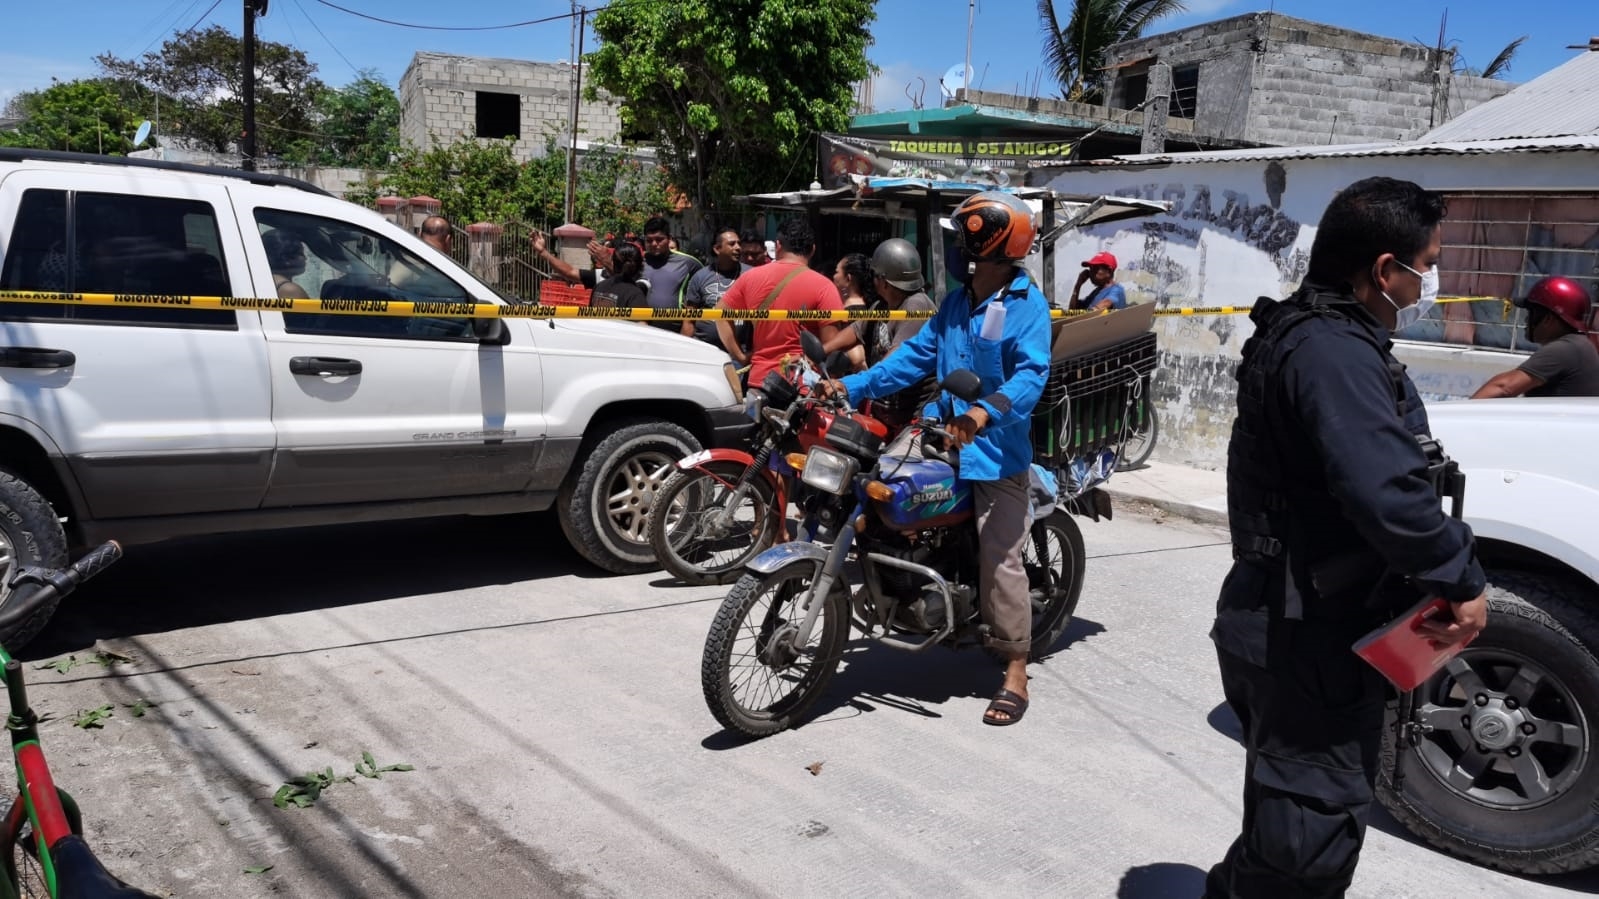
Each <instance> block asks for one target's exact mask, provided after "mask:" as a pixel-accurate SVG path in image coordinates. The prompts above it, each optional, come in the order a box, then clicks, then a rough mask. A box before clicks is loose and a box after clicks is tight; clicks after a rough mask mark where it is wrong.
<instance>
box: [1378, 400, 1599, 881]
mask: <svg viewBox="0 0 1599 899" xmlns="http://www.w3.org/2000/svg"><path fill="white" fill-rule="evenodd" d="M1428 414H1429V416H1430V418H1431V421H1432V430H1433V434H1434V436H1436V437H1437V438H1438V439H1439V441H1440V442H1441V443H1442V444H1443V447H1444V450H1445V451H1446V452H1447V453H1448V454H1449V455H1450V456H1451V457H1452V458H1454V459H1455V460H1456V461H1457V462H1459V463H1460V466H1461V470H1462V471H1463V472H1464V473H1465V475H1466V492H1465V506H1464V509H1465V518H1466V521H1467V522H1468V523H1470V524H1471V527H1472V530H1473V531H1474V532H1475V533H1476V535H1477V544H1478V552H1479V554H1480V556H1481V558H1482V561H1483V565H1484V567H1486V568H1487V569H1488V580H1489V591H1488V600H1489V604H1490V611H1489V619H1488V628H1487V629H1486V630H1485V631H1483V633H1482V634H1481V635H1480V636H1479V637H1478V638H1477V640H1476V641H1475V642H1473V643H1472V645H1471V646H1470V647H1469V648H1467V649H1466V650H1465V651H1464V652H1463V653H1461V655H1460V656H1459V657H1458V658H1457V659H1455V660H1454V661H1453V662H1452V663H1451V664H1450V665H1449V666H1448V667H1447V669H1446V670H1445V671H1442V672H1440V673H1439V674H1438V675H1437V676H1436V677H1434V678H1433V679H1432V680H1431V681H1430V682H1428V683H1427V684H1425V685H1423V686H1422V688H1421V689H1420V691H1419V692H1418V695H1417V698H1416V700H1415V709H1416V716H1417V717H1416V720H1417V721H1418V723H1419V725H1420V727H1419V731H1420V732H1419V734H1417V735H1416V738H1415V741H1414V745H1415V748H1414V751H1410V752H1406V753H1404V754H1403V757H1402V758H1401V759H1400V767H1399V768H1398V772H1399V784H1398V788H1397V789H1395V784H1394V782H1393V780H1392V774H1393V772H1394V770H1395V769H1394V768H1393V767H1392V765H1393V761H1394V756H1395V752H1394V749H1395V745H1396V744H1395V739H1394V735H1393V734H1392V732H1391V731H1390V734H1389V737H1388V739H1387V742H1386V744H1385V747H1384V754H1385V761H1386V762H1387V764H1386V765H1385V766H1384V767H1385V772H1386V773H1385V774H1384V775H1383V779H1382V782H1381V783H1380V784H1379V787H1380V797H1381V800H1382V803H1383V805H1384V806H1385V807H1386V808H1387V809H1388V810H1389V811H1390V812H1392V813H1393V815H1394V817H1396V818H1397V819H1399V820H1400V821H1401V822H1402V823H1404V824H1405V825H1406V826H1407V827H1409V828H1410V829H1411V830H1412V831H1413V832H1415V833H1416V834H1417V835H1419V836H1421V837H1423V838H1424V839H1426V840H1428V841H1429V842H1431V843H1433V844H1434V845H1436V846H1439V847H1440V848H1443V849H1445V850H1447V851H1449V852H1452V853H1454V854H1457V855H1460V856H1463V857H1466V858H1469V859H1472V860H1474V861H1477V862H1480V863H1482V864H1486V865H1491V866H1493V867H1497V868H1503V869H1506V870H1511V871H1517V872H1520V873H1526V874H1549V873H1556V872H1562V871H1573V870H1577V869H1581V868H1588V867H1593V866H1595V865H1599V741H1596V736H1599V661H1596V659H1595V654H1596V653H1599V454H1596V452H1595V450H1596V448H1599V398H1595V399H1509V400H1475V401H1463V402H1449V403H1437V404H1429V406H1428Z"/></svg>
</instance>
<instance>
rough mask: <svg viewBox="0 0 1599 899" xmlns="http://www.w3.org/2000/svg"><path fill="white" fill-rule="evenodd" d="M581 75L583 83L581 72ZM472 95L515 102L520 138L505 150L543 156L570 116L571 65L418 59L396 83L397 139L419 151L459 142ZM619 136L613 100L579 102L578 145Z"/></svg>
mask: <svg viewBox="0 0 1599 899" xmlns="http://www.w3.org/2000/svg"><path fill="white" fill-rule="evenodd" d="M584 75H585V78H586V76H587V71H586V70H585V72H584ZM478 91H490V92H493V93H501V94H515V95H517V96H519V97H520V98H521V100H520V106H521V122H520V125H521V134H520V136H519V138H518V139H517V141H516V142H515V144H514V145H513V148H512V150H513V152H514V153H515V154H516V157H517V158H518V159H521V160H524V161H525V160H528V159H531V158H533V157H534V156H537V155H540V154H542V153H543V150H544V143H545V140H546V139H547V137H549V136H550V135H560V134H561V133H563V132H564V131H565V130H566V127H567V124H568V122H569V120H570V118H571V104H572V67H571V66H570V65H568V64H565V63H547V62H530V61H527V60H519V59H493V58H488V57H477V56H452V55H448V54H443V53H417V54H416V55H415V56H414V57H412V59H411V64H410V65H409V66H407V67H406V70H405V75H404V76H402V77H401V78H400V134H401V136H402V137H403V138H404V140H405V141H406V142H407V143H410V144H413V145H416V146H421V147H425V146H428V145H429V144H430V143H432V142H433V141H434V140H437V141H439V142H441V143H446V144H448V143H453V142H454V141H455V140H457V139H459V138H460V137H463V136H465V137H474V136H476V134H477V92H478ZM621 131H622V118H621V112H620V102H619V101H618V100H617V99H616V98H615V97H612V96H610V95H609V94H606V93H605V92H603V91H602V92H601V93H600V96H599V99H598V100H596V101H594V102H587V101H583V102H580V104H579V106H578V137H579V139H581V140H588V141H615V140H617V139H618V137H619V136H620V134H621Z"/></svg>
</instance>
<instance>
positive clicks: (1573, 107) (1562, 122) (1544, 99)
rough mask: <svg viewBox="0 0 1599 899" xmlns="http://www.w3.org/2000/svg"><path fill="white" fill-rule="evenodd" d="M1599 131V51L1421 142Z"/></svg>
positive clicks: (1441, 127) (1425, 136)
mask: <svg viewBox="0 0 1599 899" xmlns="http://www.w3.org/2000/svg"><path fill="white" fill-rule="evenodd" d="M1576 134H1586V135H1599V51H1595V50H1589V51H1587V52H1585V53H1582V54H1580V55H1578V56H1577V57H1575V58H1573V59H1570V60H1567V61H1566V62H1564V63H1562V64H1561V65H1558V66H1556V67H1555V68H1553V69H1551V70H1550V71H1548V72H1545V73H1544V74H1542V75H1539V76H1538V77H1537V78H1534V79H1533V80H1531V81H1529V82H1527V83H1526V84H1523V85H1521V86H1520V87H1518V88H1516V89H1515V90H1513V91H1511V92H1510V93H1508V94H1505V95H1504V96H1502V97H1496V98H1495V99H1492V100H1489V101H1488V102H1487V103H1484V104H1482V105H1481V106H1477V107H1474V108H1472V109H1468V110H1467V111H1466V112H1464V113H1462V114H1461V115H1460V116H1458V117H1456V118H1454V119H1451V120H1450V121H1447V122H1445V123H1443V124H1442V125H1439V126H1438V127H1437V128H1434V129H1432V130H1431V131H1429V132H1427V133H1426V134H1423V135H1422V136H1421V137H1420V138H1419V139H1420V140H1423V141H1455V140H1500V139H1503V138H1510V137H1562V136H1565V135H1576Z"/></svg>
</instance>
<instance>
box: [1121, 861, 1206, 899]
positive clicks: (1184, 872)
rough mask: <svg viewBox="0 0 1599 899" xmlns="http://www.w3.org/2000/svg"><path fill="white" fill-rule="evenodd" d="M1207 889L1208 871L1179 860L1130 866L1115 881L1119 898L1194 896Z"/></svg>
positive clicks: (1166, 898) (1182, 898)
mask: <svg viewBox="0 0 1599 899" xmlns="http://www.w3.org/2000/svg"><path fill="white" fill-rule="evenodd" d="M1204 892H1205V872H1204V871H1201V870H1199V869H1198V868H1196V867H1194V866H1193V865H1184V864H1179V863H1177V862H1156V863H1154V864H1152V865H1139V866H1138V867H1136V868H1128V869H1127V872H1126V873H1124V874H1123V875H1122V879H1121V882H1120V883H1118V884H1117V885H1116V899H1168V897H1169V899H1192V897H1194V896H1198V895H1200V894H1202V893H1204Z"/></svg>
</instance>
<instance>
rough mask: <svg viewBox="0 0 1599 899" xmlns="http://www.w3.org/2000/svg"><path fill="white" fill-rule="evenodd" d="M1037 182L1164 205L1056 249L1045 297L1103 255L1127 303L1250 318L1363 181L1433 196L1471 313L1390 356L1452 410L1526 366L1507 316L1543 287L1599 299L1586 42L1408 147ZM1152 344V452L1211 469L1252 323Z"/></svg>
mask: <svg viewBox="0 0 1599 899" xmlns="http://www.w3.org/2000/svg"><path fill="white" fill-rule="evenodd" d="M1051 172H1052V177H1049V178H1048V179H1045V180H1044V183H1046V184H1047V185H1048V186H1050V187H1052V188H1054V189H1055V190H1058V191H1063V192H1069V193H1088V192H1094V193H1104V194H1110V195H1119V196H1127V197H1141V198H1144V199H1151V200H1165V201H1169V202H1171V203H1172V204H1173V208H1172V211H1171V212H1170V213H1168V214H1166V215H1164V216H1157V217H1153V218H1150V219H1144V220H1139V221H1136V222H1130V223H1121V224H1109V225H1100V226H1094V227H1090V228H1087V229H1084V230H1081V231H1078V232H1076V233H1074V234H1072V235H1068V236H1067V237H1065V238H1063V239H1062V240H1061V241H1060V243H1059V244H1058V245H1057V249H1056V253H1057V258H1056V266H1055V271H1056V277H1057V279H1060V280H1064V279H1066V278H1071V277H1074V276H1075V271H1074V268H1075V265H1074V263H1073V262H1072V261H1071V260H1073V259H1079V258H1080V259H1087V258H1089V257H1090V256H1092V255H1093V254H1095V253H1097V252H1110V253H1112V254H1114V255H1116V256H1117V258H1118V259H1119V260H1120V261H1121V268H1120V271H1119V273H1118V281H1119V282H1120V283H1121V284H1122V285H1123V286H1124V287H1125V288H1126V290H1127V293H1128V296H1129V298H1130V299H1133V300H1137V301H1143V302H1154V303H1158V304H1160V305H1162V306H1203V307H1210V306H1243V307H1248V306H1250V305H1252V304H1253V302H1254V300H1255V299H1256V298H1257V297H1260V296H1284V295H1286V294H1288V293H1289V292H1291V291H1292V290H1293V289H1294V288H1295V287H1296V286H1297V285H1298V284H1299V282H1300V281H1301V280H1302V279H1303V278H1304V275H1305V270H1306V267H1307V265H1308V262H1309V254H1310V247H1311V243H1312V241H1313V240H1314V238H1315V233H1316V224H1317V222H1318V221H1319V220H1320V219H1321V215H1322V212H1323V211H1324V210H1325V208H1326V206H1327V202H1328V201H1329V200H1330V199H1331V198H1332V196H1333V194H1334V193H1336V192H1337V191H1338V190H1339V189H1340V188H1342V187H1344V186H1346V185H1348V184H1350V183H1352V182H1354V181H1357V180H1359V179H1361V178H1365V177H1370V176H1374V175H1385V176H1389V177H1394V178H1403V179H1407V180H1410V181H1415V182H1416V183H1418V184H1421V185H1423V186H1424V187H1427V188H1430V189H1432V190H1436V191H1439V192H1441V193H1443V194H1444V195H1445V197H1446V199H1447V200H1448V203H1449V216H1448V218H1447V219H1446V220H1445V222H1444V226H1443V243H1444V251H1443V258H1442V260H1441V263H1440V265H1439V269H1440V275H1441V278H1440V280H1441V286H1442V294H1443V295H1444V296H1445V297H1450V296H1453V297H1463V298H1470V299H1469V300H1468V301H1465V302H1455V303H1446V304H1440V305H1439V306H1437V307H1435V308H1434V311H1433V313H1432V314H1431V315H1430V316H1429V317H1428V318H1427V319H1426V320H1424V321H1422V322H1420V323H1418V324H1417V325H1414V326H1412V327H1411V328H1409V329H1407V330H1405V331H1403V332H1401V333H1399V334H1398V335H1396V337H1397V338H1398V340H1397V344H1396V346H1397V350H1396V353H1397V355H1398V356H1399V357H1400V358H1401V359H1402V360H1403V361H1404V362H1406V363H1407V364H1408V365H1409V367H1410V371H1411V374H1412V376H1413V377H1414V378H1415V379H1416V382H1417V385H1418V387H1419V388H1420V389H1421V391H1422V393H1423V394H1424V396H1426V397H1427V398H1429V399H1434V400H1436V399H1444V398H1462V397H1466V396H1469V395H1470V394H1471V393H1472V392H1473V391H1474V390H1475V389H1476V388H1477V387H1479V386H1481V384H1482V383H1483V382H1484V381H1486V380H1487V379H1488V377H1490V376H1491V375H1493V374H1494V373H1497V372H1499V371H1503V370H1505V369H1509V368H1514V367H1515V366H1516V365H1518V364H1520V362H1521V361H1522V358H1523V356H1524V355H1525V354H1526V353H1527V352H1528V345H1527V343H1526V338H1525V332H1524V330H1523V329H1522V327H1521V325H1522V314H1521V312H1520V311H1519V310H1517V309H1515V308H1514V307H1512V306H1510V305H1509V303H1508V300H1509V299H1510V298H1512V297H1518V296H1522V295H1524V294H1525V292H1526V290H1527V289H1528V287H1530V285H1531V284H1532V283H1533V282H1534V281H1536V280H1537V279H1538V278H1541V277H1543V276H1545V275H1549V274H1561V275H1567V276H1570V277H1573V278H1576V279H1578V280H1579V281H1581V282H1582V283H1583V284H1584V285H1585V286H1587V287H1588V289H1589V291H1590V292H1591V293H1593V294H1594V295H1596V296H1599V42H1595V45H1594V47H1593V48H1592V49H1590V50H1587V51H1585V52H1582V53H1580V54H1579V55H1577V56H1576V57H1574V58H1573V59H1571V60H1569V61H1568V62H1566V63H1565V64H1563V65H1561V66H1560V67H1558V68H1556V69H1555V70H1553V71H1551V72H1549V73H1547V74H1546V75H1544V76H1542V77H1540V78H1538V79H1535V80H1533V81H1530V82H1528V83H1527V84H1525V85H1522V86H1520V87H1518V88H1517V89H1516V90H1514V91H1512V92H1510V93H1509V94H1506V95H1505V96H1503V97H1499V98H1497V99H1495V100H1491V101H1489V102H1487V103H1485V104H1483V105H1482V106H1480V107H1477V108H1476V109H1474V110H1471V111H1468V112H1466V113H1465V114H1463V115H1461V116H1459V117H1458V118H1456V119H1454V120H1452V121H1450V122H1447V123H1445V124H1444V125H1442V126H1440V127H1437V128H1434V129H1432V130H1430V131H1428V132H1427V133H1425V134H1424V135H1422V136H1421V137H1420V138H1419V139H1417V140H1413V141H1408V142H1367V143H1358V144H1344V145H1333V146H1300V147H1257V148H1247V149H1234V150H1219V151H1210V152H1197V153H1161V154H1151V155H1129V156H1115V157H1111V158H1107V159H1101V160H1094V161H1091V162H1086V163H1080V164H1076V165H1070V166H1064V167H1055V168H1053V169H1051ZM1056 287H1057V291H1058V290H1059V289H1060V287H1061V284H1060V281H1057V285H1056ZM1157 327H1158V328H1160V329H1161V353H1162V359H1161V368H1160V373H1159V375H1157V378H1156V380H1155V382H1154V390H1155V392H1156V397H1157V402H1159V403H1160V405H1161V413H1162V433H1161V440H1162V443H1163V445H1162V448H1161V449H1158V450H1157V452H1160V453H1163V454H1164V455H1165V456H1166V458H1168V459H1171V460H1173V461H1185V462H1188V463H1191V464H1199V465H1203V466H1206V467H1213V468H1219V467H1220V465H1221V464H1222V460H1223V459H1224V457H1225V449H1226V441H1227V435H1228V430H1229V428H1230V426H1231V415H1232V409H1233V401H1234V395H1233V390H1234V382H1233V380H1232V377H1231V374H1232V371H1233V368H1234V367H1235V366H1236V363H1237V359H1238V357H1239V353H1240V351H1241V349H1242V346H1243V341H1244V339H1245V338H1246V337H1247V336H1248V335H1249V333H1250V332H1251V330H1252V329H1251V326H1250V323H1249V321H1248V319H1247V317H1246V316H1244V315H1211V316H1199V317H1193V318H1167V319H1163V320H1161V323H1160V324H1158V325H1157Z"/></svg>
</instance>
